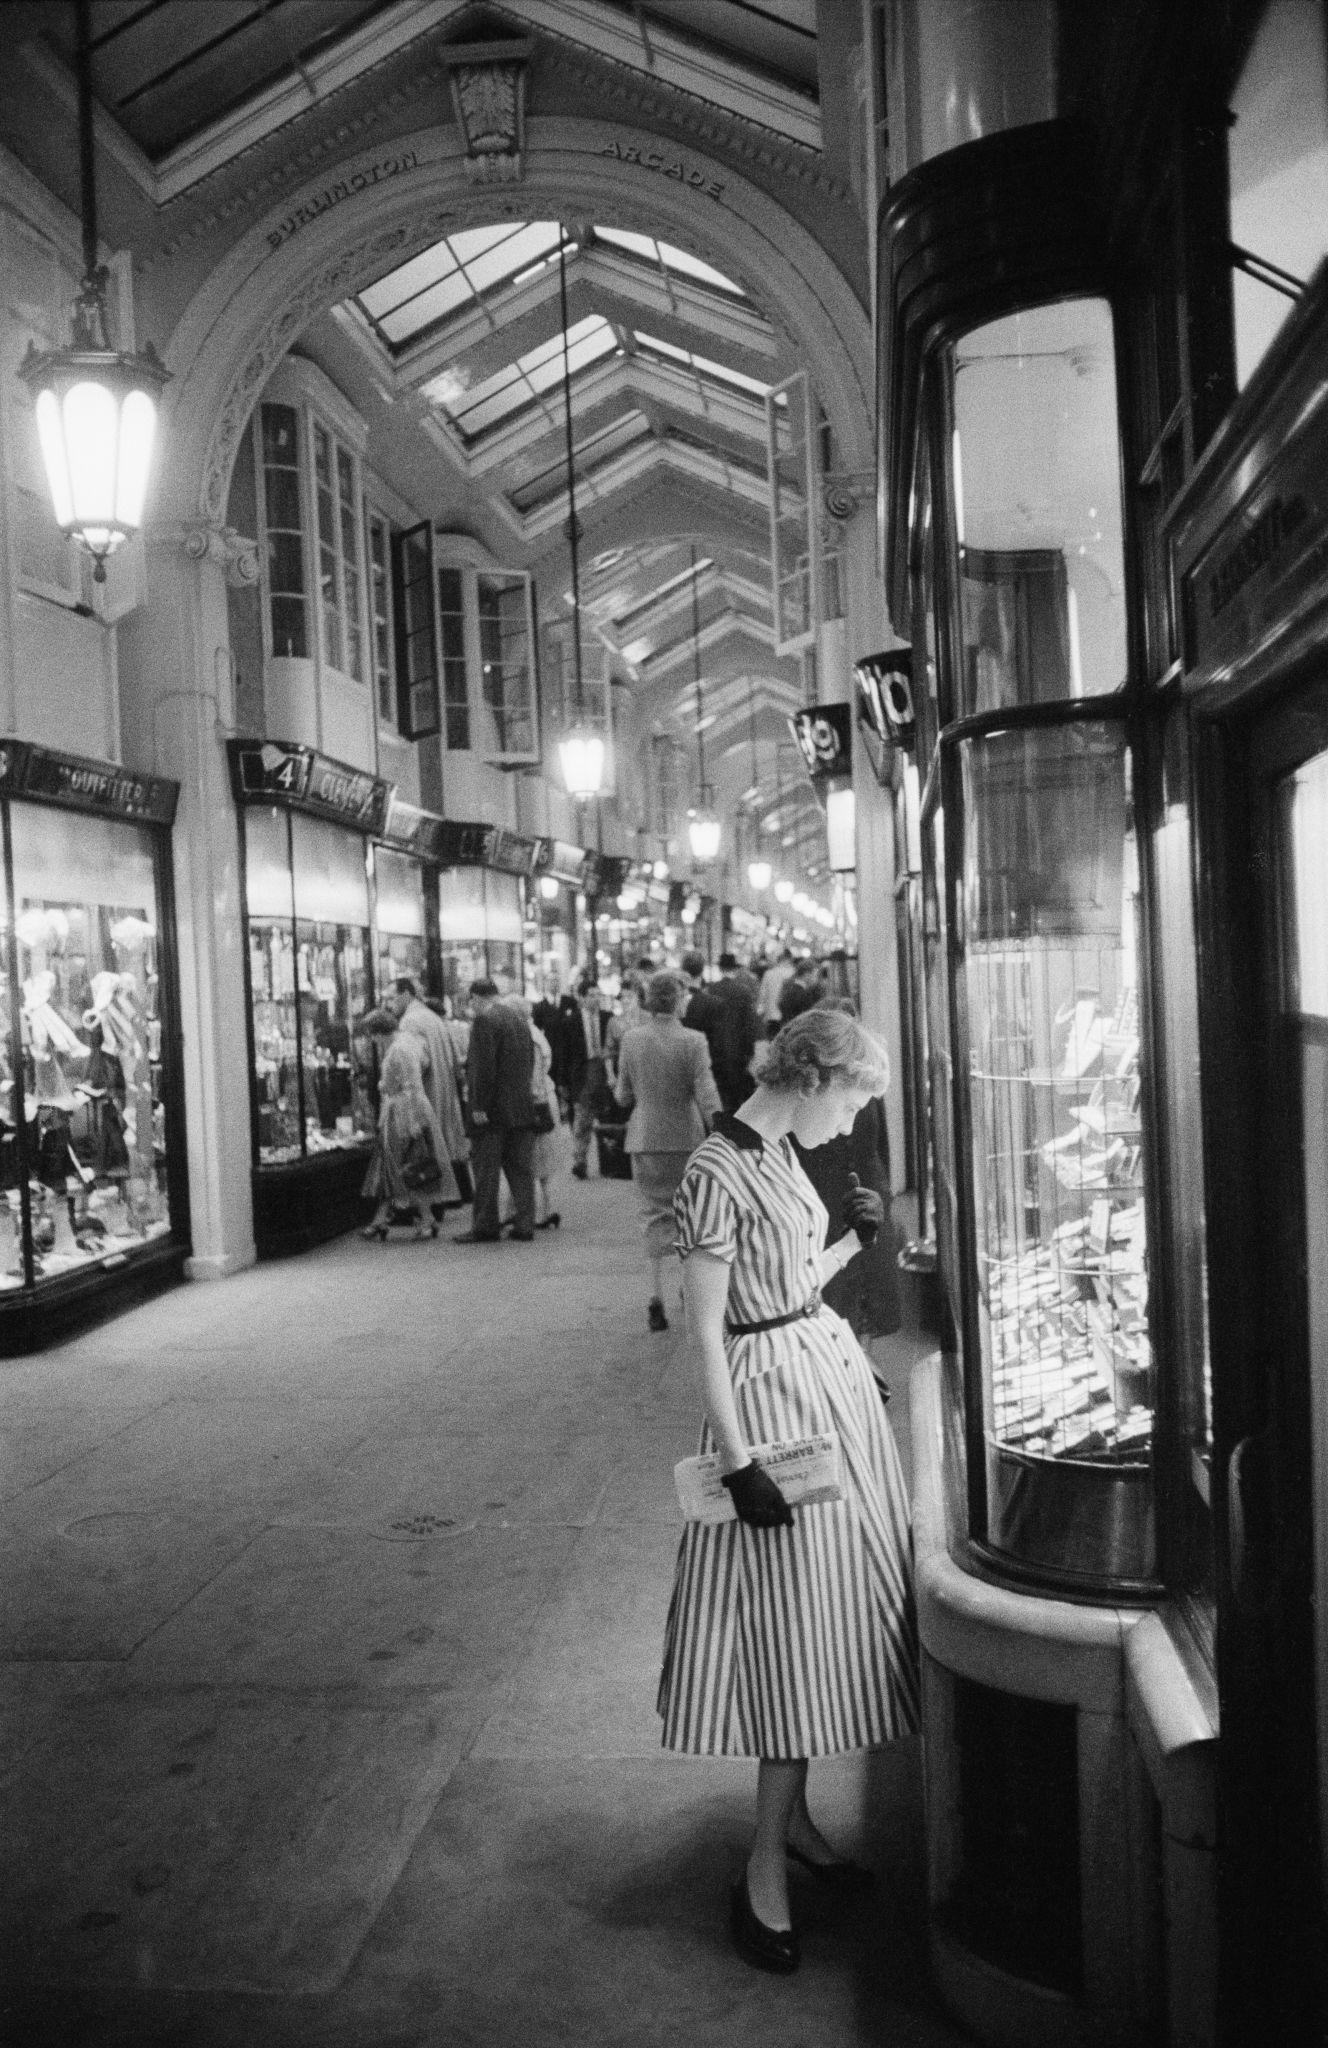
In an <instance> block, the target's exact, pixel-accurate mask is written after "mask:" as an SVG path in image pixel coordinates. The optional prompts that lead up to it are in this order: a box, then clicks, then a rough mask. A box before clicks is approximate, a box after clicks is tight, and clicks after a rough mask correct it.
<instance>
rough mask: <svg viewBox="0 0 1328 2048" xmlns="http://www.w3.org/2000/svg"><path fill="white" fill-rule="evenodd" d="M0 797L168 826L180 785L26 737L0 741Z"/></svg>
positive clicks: (171, 818) (177, 799) (173, 813)
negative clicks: (44, 744) (86, 757)
mask: <svg viewBox="0 0 1328 2048" xmlns="http://www.w3.org/2000/svg"><path fill="white" fill-rule="evenodd" d="M0 796H10V797H13V796H19V797H25V798H26V799H27V800H28V802H29V803H42V804H57V805H59V806H60V807H61V808H62V809H64V810H71V811H91V812H94V813H95V814H96V815H98V816H100V817H103V818H131V819H136V820H138V821H139V822H140V823H142V824H145V825H172V824H174V822H175V806H176V804H177V802H178V801H179V796H180V785H179V783H178V782H169V781H167V780H166V778H165V777H164V776H160V775H139V774H137V773H136V772H135V771H134V770H133V769H132V768H119V767H115V766H113V765H111V764H109V763H107V762H105V761H88V760H85V759H84V758H83V756H82V755H81V754H60V753H56V752H54V751H53V750H52V749H51V748H49V747H37V746H33V745H32V744H31V742H30V741H27V740H4V741H0Z"/></svg>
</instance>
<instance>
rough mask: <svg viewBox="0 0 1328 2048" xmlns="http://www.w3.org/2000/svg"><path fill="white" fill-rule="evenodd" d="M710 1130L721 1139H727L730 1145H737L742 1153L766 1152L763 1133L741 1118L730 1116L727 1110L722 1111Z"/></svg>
mask: <svg viewBox="0 0 1328 2048" xmlns="http://www.w3.org/2000/svg"><path fill="white" fill-rule="evenodd" d="M710 1128H711V1130H712V1131H717V1132H718V1134H719V1136H720V1137H721V1138H727V1139H728V1141H729V1143H730V1145H736V1146H737V1148H738V1150H739V1151H740V1152H764V1151H765V1139H764V1138H763V1137H762V1136H761V1133H760V1132H759V1131H756V1130H753V1129H752V1126H751V1125H750V1124H746V1123H744V1122H743V1120H742V1118H741V1117H740V1116H730V1114H729V1112H728V1111H727V1110H721V1112H720V1114H719V1115H718V1116H717V1117H716V1118H715V1121H714V1122H713V1124H711V1126H710Z"/></svg>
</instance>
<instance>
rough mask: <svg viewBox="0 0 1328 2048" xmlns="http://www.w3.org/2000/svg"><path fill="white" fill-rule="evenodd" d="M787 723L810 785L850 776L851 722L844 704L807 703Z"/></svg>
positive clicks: (851, 764)
mask: <svg viewBox="0 0 1328 2048" xmlns="http://www.w3.org/2000/svg"><path fill="white" fill-rule="evenodd" d="M788 723H789V731H790V732H791V733H792V735H793V737H794V739H795V740H796V741H797V743H798V747H799V750H800V752H801V754H802V758H803V760H804V762H805V763H806V767H807V773H808V774H809V775H810V776H811V778H812V781H813V782H824V781H826V780H828V779H829V778H830V777H832V776H851V775H852V773H853V723H852V719H851V717H850V715H849V706H848V705H847V704H810V705H808V707H807V709H806V710H805V711H798V712H795V713H794V715H793V717H792V718H790V720H789V722H788Z"/></svg>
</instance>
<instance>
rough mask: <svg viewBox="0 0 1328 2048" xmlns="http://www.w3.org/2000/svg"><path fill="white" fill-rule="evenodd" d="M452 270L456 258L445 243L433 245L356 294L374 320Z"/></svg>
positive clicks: (402, 303)
mask: <svg viewBox="0 0 1328 2048" xmlns="http://www.w3.org/2000/svg"><path fill="white" fill-rule="evenodd" d="M456 267H457V266H456V258H455V256H454V255H453V254H452V251H451V249H450V248H449V247H448V245H447V243H446V242H435V243H434V245H433V247H432V248H431V249H422V250H421V251H420V253H419V255H418V256H412V257H411V259H410V261H409V263H403V264H401V265H400V266H399V267H398V268H397V269H396V270H389V271H388V272H387V274H386V276H384V277H380V278H379V279H378V280H377V282H376V283H375V284H371V285H366V287H365V289H364V290H363V291H362V292H361V293H360V304H361V305H362V306H363V308H364V310H365V312H366V313H368V314H370V315H371V316H372V318H373V319H375V320H377V319H379V318H380V317H381V315H382V314H384V313H386V312H389V311H390V310H391V309H392V307H394V306H402V305H404V304H405V302H406V300H407V299H412V298H414V296H415V294H416V292H422V291H427V290H428V288H429V286H430V285H431V284H436V283H437V281H438V279H439V278H440V277H446V276H447V275H448V274H449V272H451V271H453V270H455V269H456Z"/></svg>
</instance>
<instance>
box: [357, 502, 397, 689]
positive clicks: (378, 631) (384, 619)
mask: <svg viewBox="0 0 1328 2048" xmlns="http://www.w3.org/2000/svg"><path fill="white" fill-rule="evenodd" d="M364 516H365V533H366V536H367V539H368V551H369V634H370V658H371V660H372V664H373V683H374V703H375V705H376V706H377V709H378V719H379V723H380V724H382V725H395V724H396V722H397V671H396V651H395V646H394V641H393V631H392V529H391V527H390V525H389V524H388V522H387V520H386V519H385V518H384V517H383V515H382V513H380V512H375V511H373V510H372V508H371V507H370V506H369V505H367V504H366V506H365V515H364Z"/></svg>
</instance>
